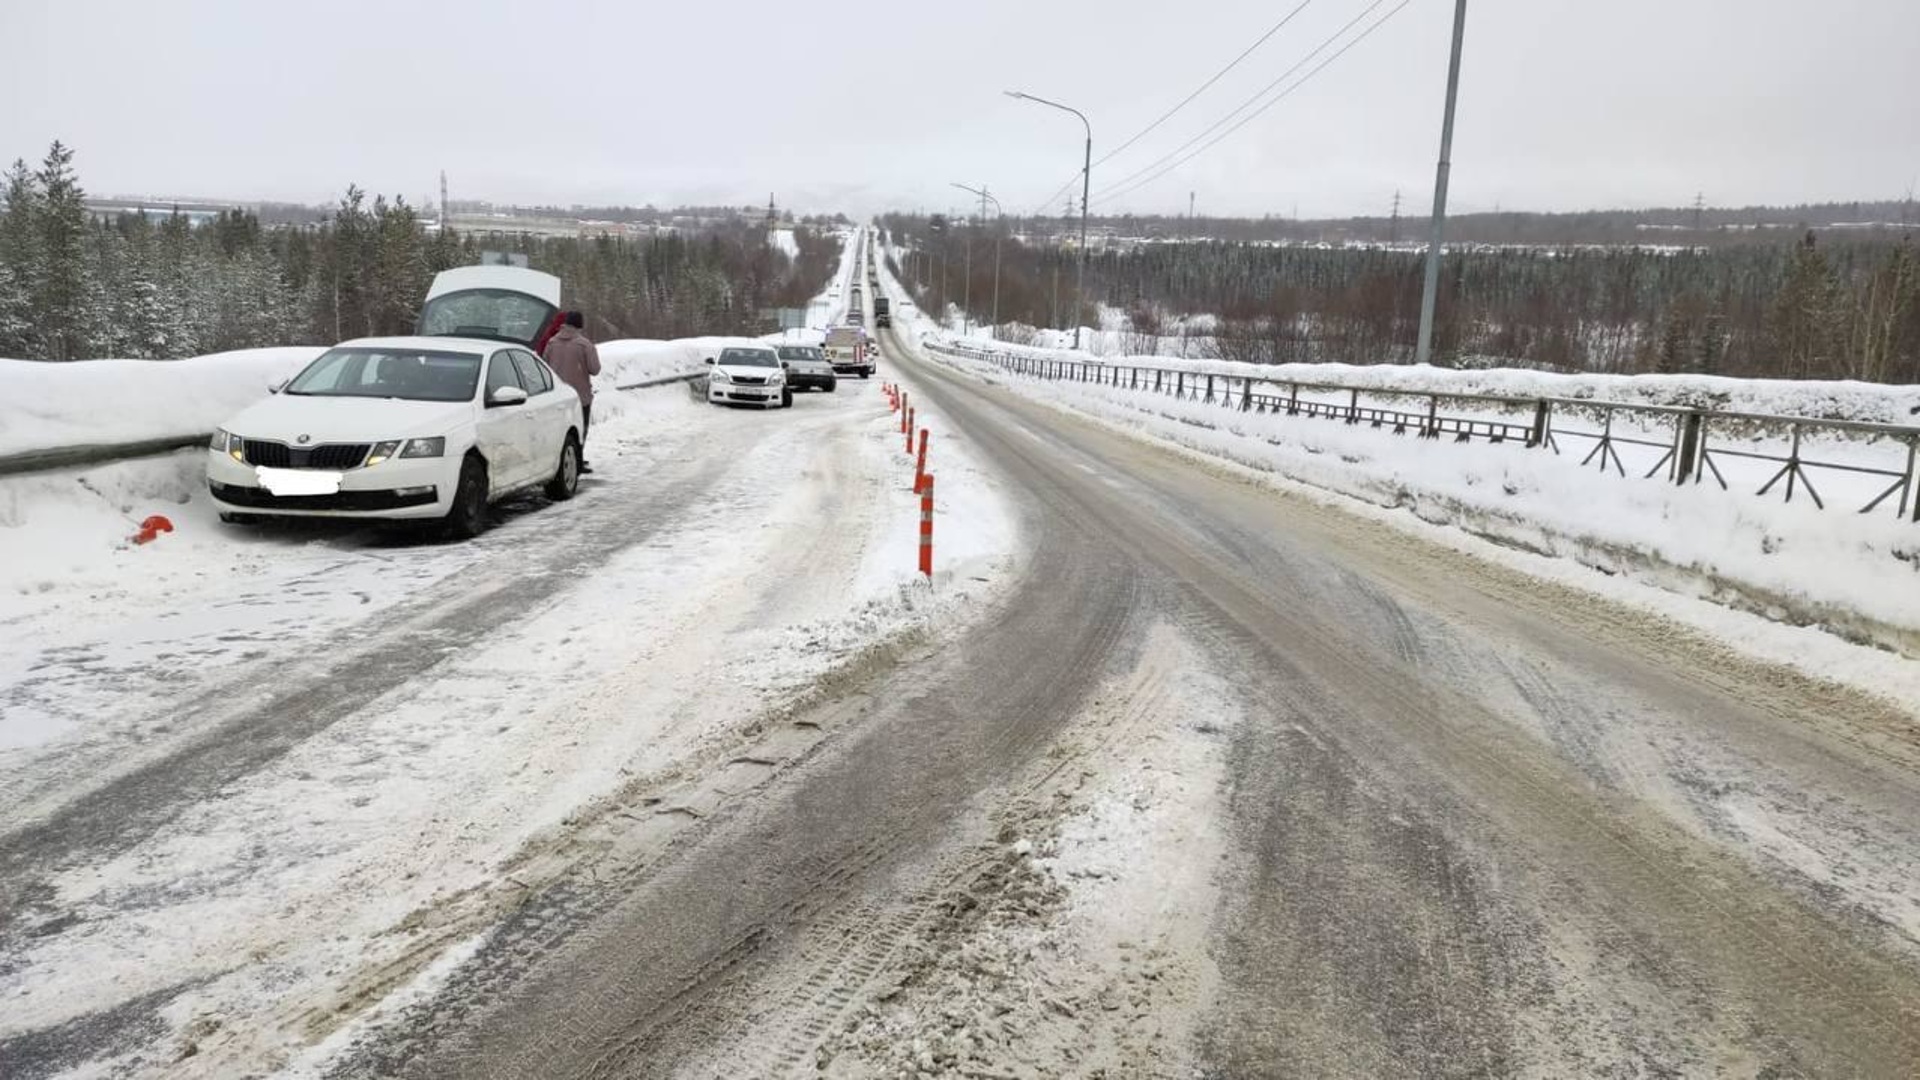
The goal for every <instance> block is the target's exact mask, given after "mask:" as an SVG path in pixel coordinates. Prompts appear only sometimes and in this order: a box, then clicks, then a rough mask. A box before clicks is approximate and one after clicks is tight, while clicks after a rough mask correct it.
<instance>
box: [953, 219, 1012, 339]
mask: <svg viewBox="0 0 1920 1080" xmlns="http://www.w3.org/2000/svg"><path fill="white" fill-rule="evenodd" d="M953 186H954V187H957V188H959V189H960V190H961V191H970V192H972V193H973V194H975V195H978V196H980V216H981V217H985V216H986V214H987V203H989V202H991V203H993V339H994V340H995V341H998V340H1000V233H1001V232H1002V231H1003V230H1002V229H1001V226H1002V225H1003V224H1004V223H1005V221H1006V217H1007V212H1006V210H1005V209H1003V208H1002V207H1001V205H1000V200H999V199H996V198H994V197H993V195H992V194H990V193H989V192H988V191H987V189H986V188H984V187H978V188H971V187H968V186H967V185H965V184H962V183H959V182H957V181H956V182H955V183H954V185H953Z"/></svg>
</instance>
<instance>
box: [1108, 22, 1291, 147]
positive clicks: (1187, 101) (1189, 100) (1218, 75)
mask: <svg viewBox="0 0 1920 1080" xmlns="http://www.w3.org/2000/svg"><path fill="white" fill-rule="evenodd" d="M1311 3H1313V0H1300V6H1299V7H1296V8H1294V9H1293V10H1292V11H1289V12H1287V16H1286V18H1284V19H1281V20H1280V21H1279V22H1277V23H1274V24H1273V25H1272V26H1271V27H1269V28H1268V29H1267V32H1266V33H1264V34H1261V35H1260V37H1259V38H1258V39H1256V40H1255V41H1254V43H1253V44H1251V45H1249V46H1247V47H1246V49H1245V50H1244V51H1242V52H1241V53H1240V55H1239V56H1236V57H1234V58H1233V62H1232V63H1230V64H1228V65H1227V66H1226V67H1223V68H1221V69H1220V70H1219V71H1216V72H1214V73H1213V77H1212V78H1211V79H1208V80H1207V81H1206V82H1203V83H1201V84H1200V88H1199V89H1198V90H1195V91H1194V92H1193V93H1191V94H1188V95H1187V96H1186V97H1185V98H1182V99H1181V101H1180V104H1178V105H1175V106H1174V107H1173V108H1171V109H1168V110H1167V111H1166V112H1164V113H1161V114H1160V118H1159V119H1158V120H1155V121H1154V122H1153V123H1151V124H1148V125H1147V126H1146V127H1143V128H1141V129H1140V130H1139V131H1137V132H1135V133H1134V135H1133V138H1131V139H1128V140H1127V141H1126V142H1123V143H1121V144H1120V145H1119V146H1116V147H1114V148H1113V149H1112V150H1109V151H1107V153H1106V156H1105V157H1102V158H1100V159H1099V160H1097V161H1095V162H1094V164H1095V165H1104V164H1106V163H1107V162H1109V161H1111V160H1113V159H1114V158H1115V157H1117V156H1119V154H1120V153H1121V152H1122V151H1124V150H1126V148H1127V147H1129V146H1132V145H1133V144H1134V143H1137V142H1139V141H1140V140H1141V138H1142V137H1144V136H1145V135H1146V134H1147V133H1148V132H1151V131H1152V130H1153V129H1154V128H1157V127H1159V126H1160V125H1161V124H1164V123H1166V122H1167V121H1168V120H1169V119H1171V118H1172V116H1173V114H1175V113H1177V112H1179V111H1180V110H1181V109H1184V108H1186V107H1187V106H1188V105H1191V104H1193V99H1194V98H1197V97H1199V96H1200V95H1201V94H1204V93H1206V91H1207V88H1208V87H1210V86H1212V85H1213V84H1214V83H1217V82H1219V81H1220V80H1221V79H1222V78H1224V77H1225V76H1226V74H1227V72H1229V71H1232V70H1233V69H1234V68H1237V67H1239V66H1240V61H1242V60H1245V59H1246V58H1247V57H1249V56H1252V55H1253V50H1255V49H1257V48H1259V47H1260V46H1262V45H1265V44H1266V43H1267V39H1268V38H1271V37H1272V36H1273V35H1275V34H1277V33H1279V32H1280V30H1281V28H1282V27H1284V26H1286V25H1287V24H1288V23H1290V22H1292V21H1293V20H1294V17H1295V16H1297V15H1299V14H1300V13H1301V12H1303V11H1305V10H1307V5H1309V4H1311Z"/></svg>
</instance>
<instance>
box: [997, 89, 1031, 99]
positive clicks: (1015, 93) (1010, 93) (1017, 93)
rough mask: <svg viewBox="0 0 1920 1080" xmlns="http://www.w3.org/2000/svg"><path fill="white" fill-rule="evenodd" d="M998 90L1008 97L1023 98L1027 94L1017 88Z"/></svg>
mask: <svg viewBox="0 0 1920 1080" xmlns="http://www.w3.org/2000/svg"><path fill="white" fill-rule="evenodd" d="M1000 92H1001V93H1003V94H1005V95H1007V96H1008V97H1010V98H1024V97H1026V96H1027V95H1025V94H1023V93H1021V92H1020V91H1018V90H1002V91H1000Z"/></svg>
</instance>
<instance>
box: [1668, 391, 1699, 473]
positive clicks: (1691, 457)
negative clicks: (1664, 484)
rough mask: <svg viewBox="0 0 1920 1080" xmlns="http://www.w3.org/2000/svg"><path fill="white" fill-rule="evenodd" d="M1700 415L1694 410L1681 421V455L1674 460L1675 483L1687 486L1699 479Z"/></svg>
mask: <svg viewBox="0 0 1920 1080" xmlns="http://www.w3.org/2000/svg"><path fill="white" fill-rule="evenodd" d="M1699 459H1700V413H1699V410H1697V409H1696V410H1694V411H1692V412H1689V413H1687V415H1686V416H1685V417H1683V418H1682V419H1681V421H1680V455H1679V456H1678V457H1677V458H1675V459H1674V463H1673V482H1674V483H1676V484H1686V483H1689V482H1691V481H1693V480H1696V479H1698V474H1699V470H1700V460H1699Z"/></svg>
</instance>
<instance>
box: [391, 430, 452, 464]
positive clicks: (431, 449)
mask: <svg viewBox="0 0 1920 1080" xmlns="http://www.w3.org/2000/svg"><path fill="white" fill-rule="evenodd" d="M446 452H447V438H446V436H444V435H436V436H434V437H433V438H431V439H408V440H407V447H406V449H404V450H402V451H400V457H401V458H402V459H403V460H404V459H406V458H423V457H443V456H445V455H446Z"/></svg>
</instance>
